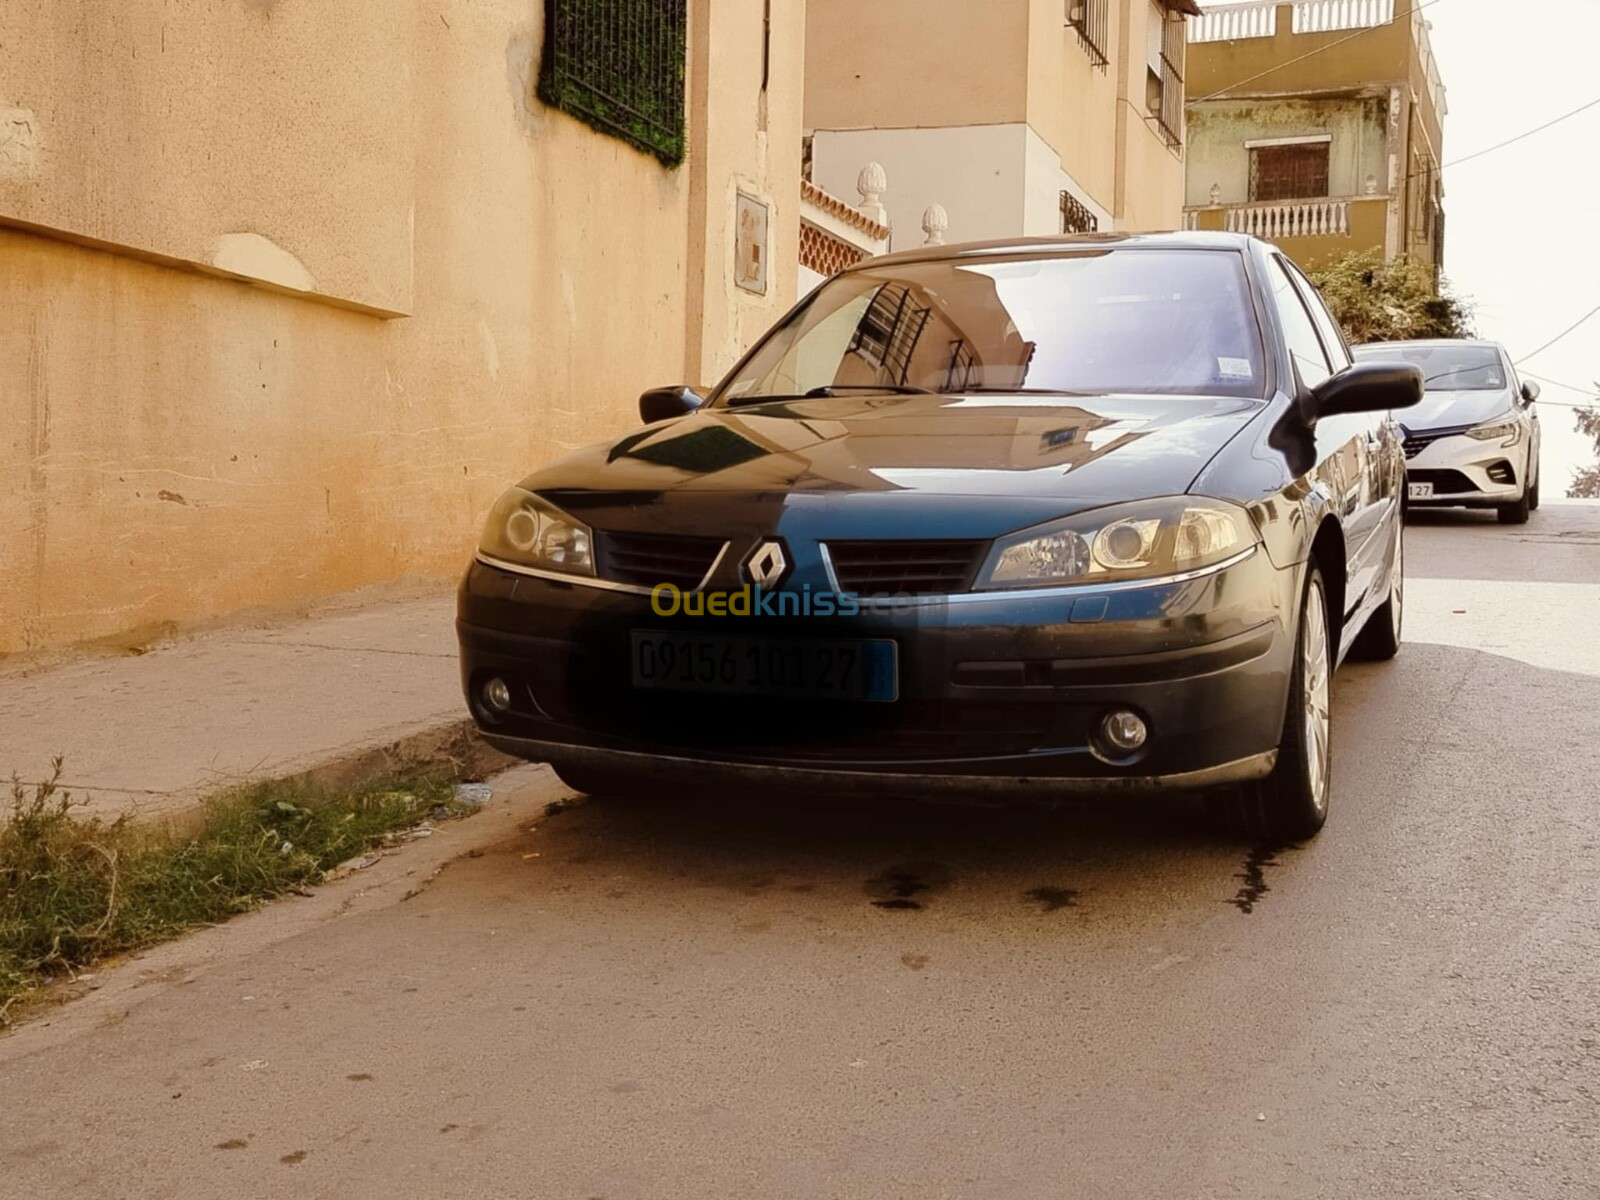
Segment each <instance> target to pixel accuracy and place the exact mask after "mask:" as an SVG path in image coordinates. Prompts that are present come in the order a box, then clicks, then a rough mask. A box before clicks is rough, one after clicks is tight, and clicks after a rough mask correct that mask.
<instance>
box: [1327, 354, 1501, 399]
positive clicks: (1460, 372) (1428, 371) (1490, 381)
mask: <svg viewBox="0 0 1600 1200" xmlns="http://www.w3.org/2000/svg"><path fill="white" fill-rule="evenodd" d="M1350 353H1351V355H1352V356H1354V358H1355V359H1356V361H1357V362H1403V363H1410V364H1411V365H1412V366H1415V367H1420V368H1421V369H1422V379H1423V386H1424V387H1425V388H1426V389H1427V390H1428V391H1430V392H1495V391H1499V390H1500V389H1502V388H1504V387H1505V386H1506V372H1505V364H1504V363H1502V362H1501V361H1500V351H1498V350H1496V349H1495V348H1494V347H1493V346H1472V345H1461V346H1407V345H1404V344H1401V343H1396V342H1386V343H1380V344H1377V345H1372V346H1357V347H1355V348H1354V349H1353V350H1351V352H1350Z"/></svg>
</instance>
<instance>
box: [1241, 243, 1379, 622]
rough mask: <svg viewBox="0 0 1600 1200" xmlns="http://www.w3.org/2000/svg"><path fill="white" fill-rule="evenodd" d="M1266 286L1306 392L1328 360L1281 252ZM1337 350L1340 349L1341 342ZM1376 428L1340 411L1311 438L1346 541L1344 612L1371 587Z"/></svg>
mask: <svg viewBox="0 0 1600 1200" xmlns="http://www.w3.org/2000/svg"><path fill="white" fill-rule="evenodd" d="M1269 259H1270V261H1269V263H1268V277H1267V282H1268V287H1269V289H1270V290H1271V292H1272V297H1273V302H1274V305H1275V306H1276V308H1277V311H1278V319H1279V324H1280V326H1281V327H1282V329H1283V336H1284V341H1285V343H1286V346H1287V349H1288V351H1289V356H1290V358H1291V359H1292V360H1293V361H1294V367H1295V373H1296V375H1297V377H1298V383H1299V386H1300V387H1302V388H1306V389H1310V388H1314V387H1316V386H1317V385H1318V384H1320V383H1321V382H1322V381H1323V380H1325V379H1327V378H1328V377H1329V376H1330V375H1332V374H1333V371H1334V366H1333V359H1332V358H1331V357H1330V355H1329V353H1328V349H1327V346H1326V345H1325V344H1324V341H1323V336H1322V335H1321V334H1320V333H1319V332H1318V331H1317V326H1316V321H1315V320H1314V319H1313V318H1312V315H1311V311H1312V310H1311V307H1310V306H1309V305H1308V304H1307V303H1306V298H1305V296H1304V295H1302V293H1301V290H1300V288H1299V286H1298V285H1297V284H1296V283H1295V281H1294V276H1293V274H1292V270H1293V269H1292V268H1291V267H1290V266H1289V264H1288V262H1287V261H1286V260H1285V259H1284V258H1283V256H1282V255H1280V254H1272V255H1270V256H1269ZM1340 348H1341V349H1343V344H1342V342H1341V343H1340ZM1374 431H1375V427H1374V424H1373V420H1372V418H1371V416H1370V415H1369V414H1367V413H1340V414H1337V415H1335V416H1330V417H1323V418H1322V419H1320V420H1319V421H1318V422H1317V425H1316V428H1315V430H1313V431H1312V436H1313V438H1314V439H1315V442H1316V466H1315V467H1313V469H1312V470H1313V474H1314V475H1315V477H1316V482H1317V483H1319V484H1320V485H1321V486H1322V487H1323V488H1324V489H1326V491H1327V493H1328V499H1329V501H1330V503H1331V504H1332V506H1333V511H1334V512H1335V513H1336V514H1337V515H1338V517H1339V523H1340V526H1341V527H1342V530H1343V532H1344V541H1345V578H1346V580H1347V583H1346V587H1345V612H1344V613H1341V614H1340V616H1341V617H1342V616H1345V615H1348V613H1349V612H1350V610H1351V609H1352V608H1353V607H1354V606H1355V605H1357V604H1359V603H1360V601H1361V600H1362V599H1363V598H1364V597H1365V595H1366V592H1367V589H1369V588H1370V587H1371V586H1372V576H1373V570H1374V568H1373V567H1372V565H1371V562H1370V560H1371V557H1372V551H1371V547H1370V546H1369V545H1368V544H1367V543H1368V542H1369V541H1370V540H1371V534H1372V525H1373V523H1374V522H1373V520H1372V518H1371V515H1370V511H1369V509H1370V506H1371V504H1372V488H1371V484H1370V482H1369V480H1368V478H1367V472H1368V465H1369V463H1370V461H1371V455H1370V452H1369V450H1368V447H1367V442H1368V439H1369V438H1371V437H1372V436H1374Z"/></svg>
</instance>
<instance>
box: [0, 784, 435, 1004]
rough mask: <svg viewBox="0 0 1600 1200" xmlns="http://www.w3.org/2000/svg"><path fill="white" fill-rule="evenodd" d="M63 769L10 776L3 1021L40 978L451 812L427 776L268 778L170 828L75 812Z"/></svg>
mask: <svg viewBox="0 0 1600 1200" xmlns="http://www.w3.org/2000/svg"><path fill="white" fill-rule="evenodd" d="M60 777H61V762H60V760H57V761H56V764H55V769H54V771H53V773H52V775H51V777H50V779H48V780H46V781H45V782H43V783H40V784H38V785H36V786H34V787H32V788H31V789H30V788H29V787H26V786H25V785H23V784H22V783H21V782H20V781H18V780H16V779H13V780H12V782H11V803H10V811H9V813H7V814H5V815H4V816H0V1026H4V1025H6V1024H7V1023H8V1020H9V1018H8V1016H7V1014H8V1011H9V1010H11V1009H12V1006H13V1005H14V1004H16V1002H17V1001H18V1000H20V999H22V998H23V997H24V996H26V995H28V994H29V993H30V992H32V991H34V990H35V989H37V988H38V987H40V986H41V985H42V984H45V983H48V982H50V981H52V980H54V979H58V978H66V977H70V976H72V975H74V974H76V973H77V972H79V971H83V970H85V969H87V968H89V967H91V966H93V965H94V964H95V963H96V962H99V961H101V960H103V959H105V958H107V957H109V956H111V955H115V954H121V953H126V952H127V951H130V950H137V949H140V948H141V947H144V946H149V945H151V944H153V943H155V942H159V941H162V940H164V939H167V938H170V937H173V936H175V935H176V934H179V933H181V932H183V931H184V930H187V929H193V928H195V927H197V926H201V925H211V924H215V923H217V922H218V921H223V920H226V919H227V918H229V917H231V916H233V915H234V914H236V913H241V912H245V911H248V910H249V909H252V908H255V907H257V906H258V905H260V904H262V903H263V902H265V901H267V900H270V899H272V898H273V897H274V896H279V895H282V894H283V893H284V892H287V891H290V890H292V889H295V888H299V887H304V886H306V885H307V884H312V883H316V882H319V881H320V880H321V879H322V877H323V875H324V874H325V873H326V872H327V871H328V870H329V869H330V868H332V867H335V866H337V865H338V864H340V863H342V862H345V861H347V860H348V859H351V858H353V857H355V856H356V855H358V854H361V853H362V852H363V851H366V850H370V849H372V848H373V847H374V846H377V845H379V844H381V843H382V842H383V841H384V840H385V838H386V837H388V836H389V835H391V834H394V833H396V832H398V831H400V830H403V829H408V828H410V827H412V826H415V825H417V824H419V823H420V822H422V821H423V820H425V819H427V818H428V817H429V816H435V815H436V816H444V815H450V814H453V813H455V812H456V811H459V808H458V806H457V804H456V803H455V801H454V799H453V791H452V787H451V783H450V782H449V781H448V780H447V779H441V778H436V777H429V776H421V777H413V778H404V777H402V778H393V779H385V780H376V781H369V782H366V783H363V784H358V785H352V786H347V787H338V788H331V787H324V786H318V785H314V784H308V783H300V782H283V781H268V782H264V783H258V784H253V785H251V786H249V787H245V788H241V789H238V790H236V791H233V792H229V793H225V794H223V795H220V796H217V797H215V798H214V799H212V800H211V801H210V802H208V804H207V806H206V809H205V814H204V819H203V821H202V823H201V825H200V827H199V829H198V831H196V832H194V833H192V834H189V835H178V834H175V833H173V832H171V831H169V830H165V829H161V828H152V827H149V826H143V825H138V824H135V823H133V822H131V821H129V820H128V819H127V818H126V817H122V818H119V819H118V820H115V821H111V822H106V821H102V820H100V819H99V818H96V817H90V816H85V815H82V814H80V813H79V812H77V811H75V810H76V809H77V808H79V807H81V805H80V804H79V802H77V801H74V800H73V798H72V796H71V795H70V794H69V793H68V792H66V791H64V790H62V789H61V788H60V786H59V783H58V781H59V780H60Z"/></svg>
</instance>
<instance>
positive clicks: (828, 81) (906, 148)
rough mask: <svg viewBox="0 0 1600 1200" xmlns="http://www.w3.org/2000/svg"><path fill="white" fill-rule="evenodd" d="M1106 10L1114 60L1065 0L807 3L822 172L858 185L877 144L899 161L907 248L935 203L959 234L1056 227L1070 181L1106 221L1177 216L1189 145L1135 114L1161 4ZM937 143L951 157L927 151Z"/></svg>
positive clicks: (811, 121)
mask: <svg viewBox="0 0 1600 1200" xmlns="http://www.w3.org/2000/svg"><path fill="white" fill-rule="evenodd" d="M1108 9H1109V25H1110V28H1109V31H1108V35H1107V38H1106V46H1105V50H1106V52H1107V55H1108V57H1109V62H1108V63H1107V64H1106V65H1104V66H1098V67H1097V66H1095V65H1094V63H1093V61H1092V60H1091V58H1090V56H1089V55H1088V54H1087V53H1086V52H1085V50H1084V48H1083V46H1082V45H1081V44H1080V42H1079V39H1078V35H1077V34H1076V32H1075V31H1074V30H1072V29H1071V28H1070V27H1069V26H1068V25H1067V24H1066V20H1065V16H1066V10H1065V8H1064V6H1063V4H1062V0H1006V2H1005V3H995V4H975V3H971V2H970V0H871V2H870V3H865V4H863V3H860V2H859V0H809V3H808V6H807V14H808V15H807V39H808V42H807V55H806V107H805V126H806V128H807V129H808V130H811V131H813V132H814V133H815V135H816V136H815V143H814V144H815V154H816V162H817V164H818V166H817V170H819V171H822V170H824V169H826V170H828V171H829V172H831V174H829V176H828V177H827V178H823V176H822V175H820V174H819V175H818V179H819V181H820V182H822V184H823V186H826V187H829V188H831V189H834V190H836V191H838V190H839V189H841V188H843V189H848V190H847V191H846V192H845V193H844V194H851V195H853V194H854V179H855V172H856V171H857V170H859V169H860V166H861V165H862V164H863V163H864V162H866V161H868V159H867V158H866V157H863V155H864V154H865V153H866V152H868V151H873V153H872V158H873V159H874V160H876V161H879V162H881V163H882V164H883V165H884V167H885V168H886V169H888V171H889V191H888V192H887V193H886V194H885V196H884V202H885V204H886V205H887V206H888V207H889V209H890V211H891V212H892V213H894V214H896V220H895V245H896V247H897V248H904V247H906V246H907V245H915V244H917V241H918V240H920V229H919V224H920V219H921V213H922V211H923V209H924V208H925V207H926V206H927V205H928V204H931V203H934V202H938V203H941V204H943V205H944V206H945V207H946V208H947V209H948V210H949V211H950V219H951V226H950V232H949V239H950V240H951V241H960V240H963V239H970V238H975V237H985V236H996V237H1005V236H1018V235H1022V234H1025V233H1026V234H1040V233H1055V232H1058V231H1059V229H1060V193H1061V192H1062V191H1063V190H1065V191H1070V192H1072V193H1073V194H1074V195H1076V196H1077V197H1078V199H1079V200H1080V202H1082V203H1084V204H1085V205H1086V206H1087V207H1089V208H1090V209H1091V210H1092V211H1096V213H1097V215H1103V218H1104V219H1103V220H1102V222H1101V228H1102V229H1104V230H1109V229H1113V228H1116V229H1133V230H1147V229H1171V228H1174V227H1175V226H1176V225H1177V224H1178V221H1179V218H1180V215H1181V211H1182V207H1183V205H1182V191H1183V162H1182V157H1181V154H1180V153H1179V152H1178V151H1177V150H1176V149H1174V148H1171V147H1168V146H1167V145H1166V144H1165V142H1164V141H1163V140H1162V138H1161V137H1160V135H1159V134H1158V133H1156V132H1153V131H1152V130H1151V129H1149V128H1148V127H1147V126H1146V123H1145V122H1143V121H1142V120H1140V119H1139V117H1138V116H1137V115H1135V116H1134V118H1133V120H1132V121H1131V122H1130V121H1129V120H1128V119H1127V113H1128V103H1125V100H1127V99H1128V98H1129V97H1130V96H1131V97H1132V102H1134V103H1136V104H1137V105H1138V111H1139V112H1140V113H1142V112H1143V111H1144V70H1145V29H1146V25H1147V22H1148V20H1149V10H1150V2H1149V0H1111V2H1110V4H1109V6H1108ZM1135 69H1136V71H1137V74H1136V75H1135V74H1134V72H1135ZM1130 78H1132V79H1133V82H1134V84H1135V85H1136V86H1134V87H1133V88H1132V90H1130V82H1129V80H1130ZM1018 129H1021V130H1022V136H1021V139H1020V141H1019V140H1018V139H1017V138H1016V137H1015V136H1013V133H1012V131H1014V130H1018ZM985 130H992V131H993V136H992V137H990V136H985V134H984V132H983V131H985ZM897 135H898V136H897ZM874 138H876V140H874ZM934 142H940V143H945V144H943V145H941V146H940V147H938V150H939V152H940V153H941V154H942V157H936V158H931V159H930V158H927V157H925V155H926V154H927V153H928V152H929V151H932V150H934V149H935V147H934V145H933V143H934ZM1036 142H1037V143H1042V145H1043V146H1045V147H1047V148H1048V156H1046V155H1041V154H1040V153H1039V146H1038V145H1036V144H1035V143H1036ZM825 145H826V146H828V147H829V148H828V149H824V147H825ZM963 146H965V147H969V148H970V152H968V153H962V152H961V148H962V147H963ZM845 155H853V156H854V159H855V161H852V162H847V161H846V160H845V158H844V157H842V156H845ZM1047 157H1052V158H1053V159H1054V162H1053V163H1051V162H1047V161H1046V158H1047ZM891 159H893V160H894V162H893V165H891V161H890V160H891ZM825 160H826V162H827V165H826V167H824V165H823V164H824V161H825ZM962 213H966V214H969V215H966V216H961V215H958V214H962ZM908 225H909V228H908V227H907V226H908Z"/></svg>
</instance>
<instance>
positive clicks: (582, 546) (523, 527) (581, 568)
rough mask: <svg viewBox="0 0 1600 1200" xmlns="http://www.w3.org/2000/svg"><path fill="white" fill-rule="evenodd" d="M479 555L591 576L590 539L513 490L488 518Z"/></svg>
mask: <svg viewBox="0 0 1600 1200" xmlns="http://www.w3.org/2000/svg"><path fill="white" fill-rule="evenodd" d="M479 550H480V551H481V552H482V553H483V554H484V555H485V556H487V557H489V558H497V559H499V560H500V561H502V562H508V563H516V564H518V565H519V566H524V567H540V568H542V569H543V570H546V571H560V572H562V573H564V574H567V575H593V574H594V535H593V534H592V533H591V532H590V530H589V527H588V526H587V525H585V524H584V523H583V522H582V521H579V520H577V519H576V518H574V517H570V516H568V515H567V514H566V513H564V512H562V511H561V510H560V509H559V508H557V507H556V506H555V505H554V504H551V503H550V502H549V501H548V500H546V499H544V498H543V497H542V496H536V495H534V494H533V493H532V492H525V491H523V490H522V489H521V488H512V489H511V490H510V491H509V492H507V493H506V494H505V495H504V496H501V497H500V499H499V500H497V501H495V506H494V508H493V509H492V510H491V511H490V513H489V519H488V521H486V522H485V523H484V526H483V540H482V541H481V542H480V543H479Z"/></svg>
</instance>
